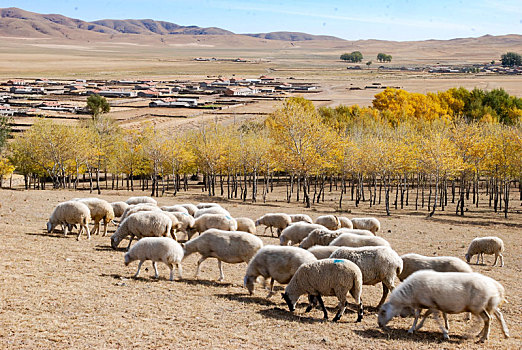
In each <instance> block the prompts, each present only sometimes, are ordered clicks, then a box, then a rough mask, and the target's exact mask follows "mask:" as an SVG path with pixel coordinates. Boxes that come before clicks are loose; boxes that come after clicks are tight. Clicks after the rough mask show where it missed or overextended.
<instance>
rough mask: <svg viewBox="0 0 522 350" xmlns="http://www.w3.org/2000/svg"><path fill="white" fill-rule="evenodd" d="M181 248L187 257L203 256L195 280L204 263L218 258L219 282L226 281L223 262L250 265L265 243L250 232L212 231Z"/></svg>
mask: <svg viewBox="0 0 522 350" xmlns="http://www.w3.org/2000/svg"><path fill="white" fill-rule="evenodd" d="M181 246H182V247H183V251H184V254H185V255H184V256H185V257H187V256H189V255H190V254H192V253H195V252H198V253H199V254H201V258H200V259H199V260H198V267H197V269H196V275H195V278H197V277H198V275H199V269H200V266H201V263H202V262H203V261H205V260H206V259H208V258H216V259H217V261H218V268H219V279H218V281H222V280H224V279H225V275H224V274H223V268H222V266H221V262H222V261H223V262H226V263H229V264H239V263H242V262H245V263H247V264H248V262H249V261H250V259H252V257H253V256H254V255H255V254H256V253H257V251H258V250H259V249H261V248H262V247H263V241H261V239H259V238H258V237H256V236H254V235H253V234H251V233H248V232H240V231H222V230H216V229H210V230H207V231H205V232H203V234H201V236H199V237H196V238H194V239H192V240H190V241H188V242H186V243H183V244H182V245H181Z"/></svg>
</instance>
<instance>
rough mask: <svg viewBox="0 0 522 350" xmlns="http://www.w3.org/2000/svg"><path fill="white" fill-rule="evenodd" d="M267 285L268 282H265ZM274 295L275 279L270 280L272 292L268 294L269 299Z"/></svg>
mask: <svg viewBox="0 0 522 350" xmlns="http://www.w3.org/2000/svg"><path fill="white" fill-rule="evenodd" d="M265 285H266V282H265ZM272 295H274V278H273V277H272V278H270V290H269V292H268V295H267V296H266V297H267V298H270V297H271V296H272Z"/></svg>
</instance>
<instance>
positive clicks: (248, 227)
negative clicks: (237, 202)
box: [236, 218, 256, 234]
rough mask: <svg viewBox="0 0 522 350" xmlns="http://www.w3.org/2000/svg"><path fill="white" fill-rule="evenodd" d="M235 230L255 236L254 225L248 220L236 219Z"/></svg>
mask: <svg viewBox="0 0 522 350" xmlns="http://www.w3.org/2000/svg"><path fill="white" fill-rule="evenodd" d="M236 222H237V230H238V231H243V232H248V233H251V234H256V223H255V222H254V220H252V219H250V218H236Z"/></svg>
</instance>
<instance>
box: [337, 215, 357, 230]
mask: <svg viewBox="0 0 522 350" xmlns="http://www.w3.org/2000/svg"><path fill="white" fill-rule="evenodd" d="M338 218H339V222H340V223H341V228H350V229H352V228H353V223H352V221H351V220H350V219H348V218H347V217H344V216H338Z"/></svg>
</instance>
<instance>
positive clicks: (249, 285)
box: [243, 276, 256, 295]
mask: <svg viewBox="0 0 522 350" xmlns="http://www.w3.org/2000/svg"><path fill="white" fill-rule="evenodd" d="M255 280H256V278H255V277H253V276H245V278H244V279H243V285H244V287H245V288H246V289H248V293H250V295H252V294H254V282H255Z"/></svg>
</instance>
